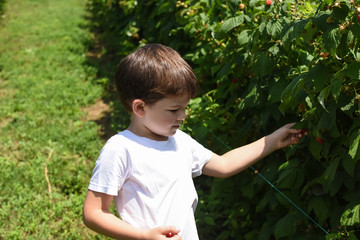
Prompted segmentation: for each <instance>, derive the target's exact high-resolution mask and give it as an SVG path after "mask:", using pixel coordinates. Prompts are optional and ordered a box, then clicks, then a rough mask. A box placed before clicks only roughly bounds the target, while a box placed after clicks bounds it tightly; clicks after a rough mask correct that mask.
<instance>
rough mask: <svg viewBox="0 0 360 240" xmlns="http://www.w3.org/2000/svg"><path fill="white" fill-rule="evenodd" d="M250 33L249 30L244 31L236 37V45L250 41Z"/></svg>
mask: <svg viewBox="0 0 360 240" xmlns="http://www.w3.org/2000/svg"><path fill="white" fill-rule="evenodd" d="M251 35H252V31H251V30H248V29H247V30H244V31H241V33H240V34H239V36H238V43H239V45H240V46H242V45H245V44H247V43H248V42H250V40H251Z"/></svg>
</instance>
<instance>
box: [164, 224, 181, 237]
mask: <svg viewBox="0 0 360 240" xmlns="http://www.w3.org/2000/svg"><path fill="white" fill-rule="evenodd" d="M162 232H163V234H164V235H165V236H166V237H167V238H172V237H174V236H176V235H177V234H178V233H179V232H180V229H178V228H177V227H174V226H166V227H164V229H163V231H162Z"/></svg>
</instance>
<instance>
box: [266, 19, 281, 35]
mask: <svg viewBox="0 0 360 240" xmlns="http://www.w3.org/2000/svg"><path fill="white" fill-rule="evenodd" d="M283 26H285V24H284V20H283V19H273V20H271V21H269V22H268V23H267V24H266V32H267V33H268V34H269V35H270V36H272V37H273V38H275V39H278V38H279V37H280V34H281V32H282V30H283Z"/></svg>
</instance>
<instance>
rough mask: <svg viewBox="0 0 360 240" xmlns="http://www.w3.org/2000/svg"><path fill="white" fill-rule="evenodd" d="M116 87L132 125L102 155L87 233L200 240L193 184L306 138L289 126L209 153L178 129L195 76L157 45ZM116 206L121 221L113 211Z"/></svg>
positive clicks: (136, 59) (127, 63) (133, 60)
mask: <svg viewBox="0 0 360 240" xmlns="http://www.w3.org/2000/svg"><path fill="white" fill-rule="evenodd" d="M115 81H116V87H117V89H118V92H119V96H120V99H121V101H122V103H123V104H124V106H125V108H126V109H127V110H129V111H130V112H131V123H130V125H129V127H128V128H127V129H126V130H124V131H122V132H120V133H118V134H117V135H115V136H113V137H112V138H110V139H109V140H108V142H107V143H106V144H105V146H104V147H103V149H102V150H101V153H100V156H99V158H98V160H97V162H96V165H95V169H94V171H93V176H92V178H91V181H90V185H89V190H88V193H87V195H86V198H85V203H84V209H83V218H84V223H85V224H86V226H88V227H89V228H91V229H93V230H95V231H97V232H99V233H101V234H104V235H107V236H109V237H112V238H117V239H154V240H155V239H167V238H172V239H184V240H196V239H198V235H197V230H196V225H195V219H194V211H195V208H196V204H197V193H196V191H195V187H194V184H193V181H192V178H193V177H196V176H199V175H201V174H202V173H203V174H206V175H209V176H213V177H220V178H224V177H229V176H232V175H234V174H237V173H239V172H241V171H242V170H244V169H246V168H247V167H249V166H250V165H252V164H254V163H255V162H256V161H258V160H260V159H261V158H263V157H265V156H266V155H268V154H270V153H271V152H273V151H275V150H277V149H280V148H283V147H286V146H289V145H291V144H296V143H298V142H299V141H300V139H301V138H302V136H303V135H304V134H302V133H301V130H297V129H291V127H292V126H293V124H288V125H286V126H284V127H282V128H280V129H278V130H277V131H275V132H274V133H272V134H270V135H268V136H266V137H263V138H261V139H259V140H257V141H255V142H253V143H251V144H248V145H246V146H243V147H240V148H236V149H234V150H232V151H229V152H227V153H226V154H224V155H222V156H219V155H217V154H215V153H212V152H211V151H210V150H208V149H206V148H204V147H203V146H202V145H200V144H199V143H198V142H196V141H195V140H194V139H192V138H191V137H190V136H188V135H187V134H185V133H184V132H182V131H181V130H179V126H180V124H181V122H182V121H183V120H184V119H185V117H186V114H185V109H186V106H187V105H188V103H189V101H190V99H191V98H193V97H194V96H195V95H196V91H197V79H196V76H195V74H194V72H193V70H192V69H191V67H190V66H189V65H188V64H187V63H186V62H185V61H184V60H183V59H182V58H181V56H180V55H179V54H178V53H177V52H176V51H175V50H173V49H171V48H169V47H166V46H163V45H160V44H149V45H146V46H144V47H142V48H139V49H138V50H137V51H135V52H134V53H132V54H130V55H129V56H127V57H126V58H124V59H123V60H122V61H121V63H120V64H119V67H118V70H117V73H116V79H115ZM113 199H114V202H115V205H116V208H117V211H118V212H119V215H120V216H121V219H119V218H117V217H116V216H115V215H113V214H112V213H110V212H109V210H108V209H109V205H110V203H111V201H112V200H113Z"/></svg>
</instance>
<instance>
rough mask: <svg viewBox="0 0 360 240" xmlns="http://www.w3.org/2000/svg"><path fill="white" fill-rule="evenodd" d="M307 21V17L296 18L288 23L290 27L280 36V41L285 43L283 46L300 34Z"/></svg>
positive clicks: (286, 46) (286, 45)
mask: <svg viewBox="0 0 360 240" xmlns="http://www.w3.org/2000/svg"><path fill="white" fill-rule="evenodd" d="M308 22H309V20H307V19H303V20H296V21H295V22H294V23H292V24H291V25H290V27H289V28H288V29H287V31H286V32H285V34H284V36H283V37H282V42H283V43H284V45H285V48H288V47H289V46H290V44H291V42H292V41H293V40H295V39H296V38H298V37H300V36H302V34H303V32H304V28H305V26H306V24H307V23H308Z"/></svg>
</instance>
